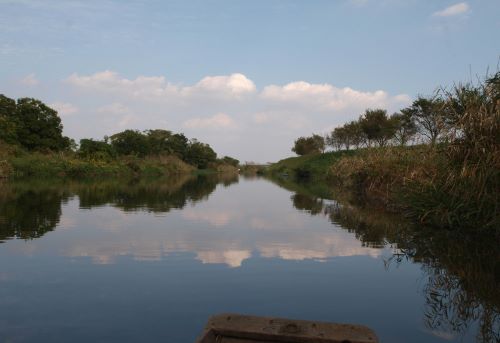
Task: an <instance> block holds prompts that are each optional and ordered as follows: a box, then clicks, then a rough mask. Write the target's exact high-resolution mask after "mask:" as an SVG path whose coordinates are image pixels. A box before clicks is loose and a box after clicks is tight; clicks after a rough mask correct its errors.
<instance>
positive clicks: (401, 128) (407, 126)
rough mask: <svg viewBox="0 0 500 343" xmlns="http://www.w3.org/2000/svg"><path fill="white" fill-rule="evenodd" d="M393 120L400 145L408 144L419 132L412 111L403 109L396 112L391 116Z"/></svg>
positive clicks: (396, 137)
mask: <svg viewBox="0 0 500 343" xmlns="http://www.w3.org/2000/svg"><path fill="white" fill-rule="evenodd" d="M391 120H392V121H393V123H394V127H395V129H396V132H395V136H394V138H395V139H396V141H397V142H398V143H399V144H400V145H406V143H407V142H408V141H409V140H410V139H411V138H412V137H413V136H415V134H416V133H417V125H416V123H415V119H414V118H413V116H412V114H411V112H409V111H408V110H406V109H403V110H401V112H400V113H394V114H393V115H392V116H391Z"/></svg>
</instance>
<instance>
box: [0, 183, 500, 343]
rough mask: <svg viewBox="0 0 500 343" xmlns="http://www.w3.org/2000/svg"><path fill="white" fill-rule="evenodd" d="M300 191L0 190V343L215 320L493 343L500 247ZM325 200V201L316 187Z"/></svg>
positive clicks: (144, 338)
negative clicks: (225, 315)
mask: <svg viewBox="0 0 500 343" xmlns="http://www.w3.org/2000/svg"><path fill="white" fill-rule="evenodd" d="M320 193H323V194H322V195H323V197H325V198H328V197H329V196H328V194H326V195H325V191H324V189H320V191H319V192H318V191H316V190H314V189H313V188H311V187H308V186H307V185H297V184H293V183H291V182H285V183H282V184H281V185H277V184H275V183H272V182H270V181H267V180H264V179H243V178H240V179H239V180H238V179H237V178H234V177H232V178H231V177H229V178H225V179H216V178H215V177H198V178H183V179H182V178H181V179H174V180H162V181H154V182H147V181H122V180H114V181H108V182H98V183H91V182H87V183H77V182H62V181H59V182H24V183H10V184H2V185H0V241H1V242H3V243H2V244H0V341H1V342H174V343H175V342H179V343H181V342H193V341H194V340H195V338H196V337H197V335H198V334H199V332H200V331H201V329H202V328H203V326H204V323H205V322H206V320H207V318H208V317H209V316H210V315H212V314H217V313H220V312H237V313H245V314H254V315H265V316H281V317H289V318H298V319H308V320H321V321H333V322H349V323H359V324H364V325H367V326H369V327H371V328H372V329H374V330H375V331H376V332H377V334H378V336H379V338H380V339H381V341H382V342H444V341H448V342H449V341H457V342H460V341H464V342H469V341H471V342H472V341H475V340H476V337H479V338H480V339H483V340H485V341H491V342H494V341H496V340H498V339H499V331H498V330H499V321H500V320H499V312H498V309H499V292H498V285H499V277H498V275H499V273H500V268H499V263H498V261H499V252H498V246H497V245H496V244H495V242H488V241H487V240H486V242H481V241H480V239H479V238H478V239H470V238H467V239H463V238H461V237H457V236H456V235H453V234H448V233H439V235H440V236H430V234H429V232H427V231H426V230H424V229H423V228H420V229H419V230H415V229H412V228H409V227H407V225H405V224H404V223H403V222H401V221H400V220H398V219H396V218H390V217H386V216H384V215H382V214H381V213H378V212H373V211H369V210H363V209H359V208H355V207H352V206H347V205H344V206H342V205H339V204H337V203H336V202H335V201H333V200H327V199H322V198H321V197H318V196H317V195H315V194H320ZM326 193H328V192H326Z"/></svg>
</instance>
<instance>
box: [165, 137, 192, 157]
mask: <svg viewBox="0 0 500 343" xmlns="http://www.w3.org/2000/svg"><path fill="white" fill-rule="evenodd" d="M168 147H169V149H170V151H171V152H172V153H174V154H175V155H177V156H178V157H179V158H181V159H183V160H185V158H186V156H187V153H188V148H189V140H188V139H187V137H186V136H184V134H182V133H176V134H174V135H172V136H171V137H170V138H169V140H168Z"/></svg>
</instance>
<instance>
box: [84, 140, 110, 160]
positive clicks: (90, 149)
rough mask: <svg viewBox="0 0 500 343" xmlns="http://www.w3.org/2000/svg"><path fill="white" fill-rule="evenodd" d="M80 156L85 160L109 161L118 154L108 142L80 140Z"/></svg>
mask: <svg viewBox="0 0 500 343" xmlns="http://www.w3.org/2000/svg"><path fill="white" fill-rule="evenodd" d="M78 154H79V155H80V156H82V157H84V158H94V159H109V158H111V157H114V156H115V155H116V152H115V150H114V149H113V147H112V146H111V145H110V144H108V143H107V142H106V141H95V140H93V139H87V138H84V139H81V140H80V148H79V150H78Z"/></svg>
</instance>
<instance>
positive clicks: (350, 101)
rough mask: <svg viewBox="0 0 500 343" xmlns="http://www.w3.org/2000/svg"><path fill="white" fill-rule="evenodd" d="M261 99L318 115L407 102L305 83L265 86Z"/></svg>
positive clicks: (402, 98) (379, 94) (405, 98)
mask: <svg viewBox="0 0 500 343" xmlns="http://www.w3.org/2000/svg"><path fill="white" fill-rule="evenodd" d="M261 96H262V97H263V98H264V99H267V100H271V101H275V102H279V103H286V104H296V105H302V106H306V107H308V108H312V109H315V110H320V111H341V110H345V109H348V108H353V109H354V108H368V107H387V106H390V105H392V104H394V103H399V102H407V101H408V100H409V97H408V96H406V95H403V94H401V95H397V96H395V97H391V96H389V94H388V93H387V92H385V91H382V90H378V91H375V92H362V91H357V90H354V89H352V88H349V87H344V88H338V87H335V86H333V85H330V84H311V83H308V82H305V81H297V82H291V83H288V84H286V85H284V86H276V85H270V86H267V87H265V88H264V89H263V91H262V93H261Z"/></svg>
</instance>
